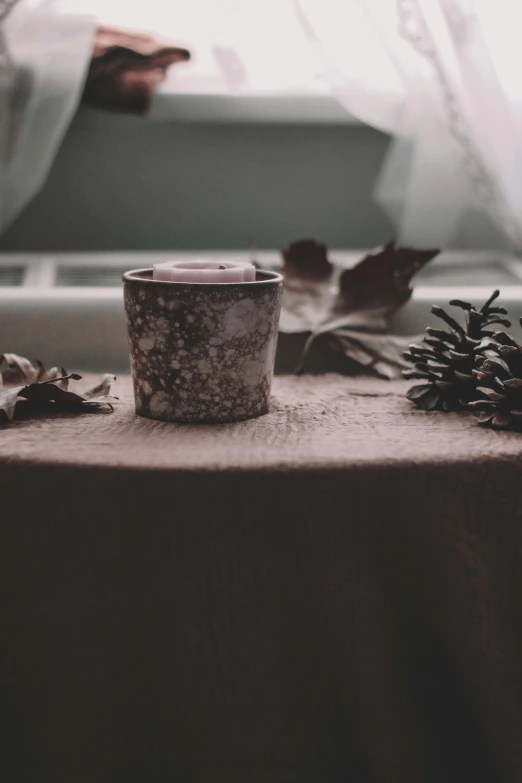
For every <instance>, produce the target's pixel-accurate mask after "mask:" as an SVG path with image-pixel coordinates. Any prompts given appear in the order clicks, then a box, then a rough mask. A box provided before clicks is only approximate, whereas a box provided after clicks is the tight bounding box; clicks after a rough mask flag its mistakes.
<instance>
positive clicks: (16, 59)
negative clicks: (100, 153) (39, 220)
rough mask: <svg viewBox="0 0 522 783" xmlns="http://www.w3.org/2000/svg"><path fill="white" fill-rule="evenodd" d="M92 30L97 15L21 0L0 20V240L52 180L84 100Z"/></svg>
mask: <svg viewBox="0 0 522 783" xmlns="http://www.w3.org/2000/svg"><path fill="white" fill-rule="evenodd" d="M4 2H5V0H4ZM2 5H3V3H2V0H0V14H1V12H2ZM4 10H5V9H4ZM94 27H95V17H94V16H93V15H88V14H77V13H72V12H71V11H70V10H69V9H67V8H65V7H64V6H62V5H61V4H59V3H57V2H53V0H18V1H17V2H15V3H14V5H13V7H12V9H11V10H9V11H8V12H7V13H6V14H5V16H3V17H0V233H1V232H2V231H3V230H4V229H5V228H6V227H7V226H8V225H9V224H10V223H11V222H12V220H13V219H14V218H15V217H16V215H17V214H18V213H19V212H20V211H21V210H22V209H23V207H25V205H26V204H27V203H28V202H29V201H30V200H31V198H32V197H33V196H34V195H35V193H37V191H38V190H39V189H40V187H41V186H42V185H43V183H44V181H45V179H46V177H47V174H48V172H49V169H50V167H51V164H52V161H53V159H54V156H55V154H56V151H57V149H58V147H59V145H60V142H61V140H62V137H63V134H64V133H65V131H66V129H67V127H68V124H69V122H70V119H71V117H72V115H73V113H74V111H75V109H76V106H77V104H78V100H79V97H80V95H81V89H82V85H83V79H84V76H85V73H86V70H87V67H88V64H89V60H90V52H91V51H92V41H93V35H94Z"/></svg>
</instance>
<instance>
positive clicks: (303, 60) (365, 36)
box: [0, 0, 522, 252]
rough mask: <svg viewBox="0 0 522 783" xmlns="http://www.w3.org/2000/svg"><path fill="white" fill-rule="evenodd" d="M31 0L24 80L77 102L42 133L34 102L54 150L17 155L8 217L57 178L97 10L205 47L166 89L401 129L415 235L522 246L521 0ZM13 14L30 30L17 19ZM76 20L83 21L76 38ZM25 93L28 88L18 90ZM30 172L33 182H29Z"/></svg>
mask: <svg viewBox="0 0 522 783" xmlns="http://www.w3.org/2000/svg"><path fill="white" fill-rule="evenodd" d="M19 5H20V10H19V12H18V13H19V15H20V17H21V18H22V17H23V16H24V15H29V16H27V20H28V21H27V22H26V23H25V24H26V25H27V28H26V29H27V30H28V31H29V33H27V32H26V29H25V28H24V31H23V36H22V39H23V43H24V45H23V46H22V44H21V43H20V36H19V37H18V39H17V38H16V33H17V30H16V29H12V30H10V29H9V24H7V31H6V34H5V33H4V37H7V44H8V46H9V49H10V50H11V59H12V60H13V61H14V73H16V72H17V73H18V76H17V78H18V79H19V80H20V81H21V83H23V79H24V75H25V78H26V80H27V79H28V78H29V79H32V78H37V79H38V90H37V89H36V85H33V89H32V91H31V95H32V100H33V101H35V102H37V103H38V104H39V105H44V104H45V101H44V100H43V98H42V95H43V92H42V90H44V91H45V90H47V89H49V90H51V93H52V95H53V98H54V100H55V101H58V100H59V98H58V96H61V98H60V101H61V103H60V105H58V104H57V105H56V110H54V111H53V116H54V118H55V122H56V123H57V125H56V127H53V128H52V129H50V128H49V127H47V128H46V127H45V126H40V128H39V130H38V133H36V131H35V129H34V127H35V126H34V122H35V118H36V117H37V116H39V113H38V112H37V111H36V110H35V109H34V107H33V109H32V110H31V109H30V108H28V109H27V111H26V112H25V114H24V117H23V123H22V126H23V128H24V130H23V132H22V133H21V134H20V136H21V138H28V137H29V135H30V134H32V137H33V138H38V144H37V145H32V146H31V155H30V158H31V163H30V164H29V162H28V158H27V156H22V157H19V161H18V164H17V165H14V164H13V162H11V164H10V166H9V167H8V173H9V176H7V179H6V174H5V170H6V166H5V153H4V160H3V173H2V183H1V184H2V191H1V192H2V193H3V203H4V206H3V208H2V212H3V215H2V217H3V224H4V225H5V223H6V220H8V219H9V218H10V216H12V215H13V214H14V213H15V212H16V211H17V210H19V209H20V207H21V205H22V204H23V203H25V201H27V198H28V197H29V194H30V193H32V192H34V191H35V190H36V189H37V187H38V186H39V184H40V183H41V182H42V180H43V178H44V176H45V173H46V171H47V170H48V168H49V165H50V162H51V160H52V156H53V154H54V151H55V149H56V146H57V143H58V140H59V138H60V137H61V134H62V133H63V129H64V127H65V126H66V124H67V121H68V119H69V117H70V114H71V108H72V107H73V106H74V100H75V97H77V95H78V92H79V89H80V86H81V85H80V82H81V81H82V79H83V78H84V73H85V68H86V66H87V63H86V62H85V60H86V58H87V57H88V55H87V52H86V48H87V47H86V41H87V39H88V38H89V35H90V31H91V29H92V28H91V25H92V22H90V21H86V22H84V24H83V27H82V29H81V30H80V27H81V25H79V18H78V16H77V15H76V16H74V17H73V16H71V14H72V13H73V12H75V14H79V13H85V12H89V13H92V14H95V15H96V16H97V18H98V20H99V21H101V22H103V23H106V24H116V25H120V26H128V27H129V29H134V30H141V31H146V32H151V33H155V34H158V33H161V36H162V38H167V40H169V39H170V40H171V41H172V43H173V44H174V45H178V46H184V47H186V48H188V49H189V50H190V51H191V53H192V55H193V56H192V59H191V62H190V63H187V64H183V65H182V66H178V67H176V69H172V71H171V76H170V78H169V79H168V80H167V82H166V83H165V85H164V86H163V88H162V91H163V92H165V91H166V92H185V93H187V92H195V93H225V94H231V95H244V94H248V95H252V94H254V95H266V94H271V95H274V94H278V95H295V94H298V95H316V94H318V93H319V94H328V93H329V94H333V95H334V96H335V97H336V98H337V99H338V100H339V101H340V102H341V103H342V104H343V105H344V106H345V107H346V108H347V109H348V110H349V111H350V112H351V113H352V114H354V115H355V116H356V117H358V118H359V119H360V120H362V121H363V122H365V123H368V124H369V125H372V126H374V127H376V128H379V129H381V130H383V131H385V132H386V133H389V134H390V135H391V136H392V139H393V141H392V144H391V145H390V151H389V155H388V158H387V160H386V163H385V165H384V168H383V170H382V172H381V175H380V177H379V180H378V182H377V183H376V189H375V195H376V198H377V200H378V201H379V203H380V204H381V206H382V207H383V209H384V210H385V211H386V212H387V214H388V215H389V216H390V218H391V219H392V220H393V221H394V223H395V225H396V226H397V234H398V239H399V241H400V242H402V243H403V244H410V245H420V246H440V247H448V246H453V247H455V246H466V247H483V246H484V242H485V241H488V242H489V243H491V242H492V241H494V242H495V243H496V244H497V245H500V246H504V245H505V244H506V243H509V244H510V245H511V247H512V248H513V249H514V250H515V251H517V252H520V251H521V250H522V225H521V224H522V217H521V216H522V127H521V125H522V85H521V82H520V79H519V77H518V75H519V74H520V73H521V72H522V50H521V48H520V46H519V43H518V39H517V32H518V30H519V29H520V23H521V22H522V6H521V5H520V3H518V2H517V0H496V2H495V3H492V2H491V0H263V2H261V1H260V0H191V1H190V2H186V0H183V2H182V1H181V0H168V2H167V0H148V2H147V3H143V4H141V3H140V4H130V3H128V2H126V0H125V1H124V0H103V1H102V0H61V2H60V3H57V2H54V3H53V2H49V0H20V3H19ZM22 9H26V10H24V11H22ZM31 9H32V10H31ZM11 16H12V19H13V24H14V20H15V18H16V17H15V12H13V13H12V15H11ZM31 18H32V19H33V24H32V25H31ZM73 18H74V20H75V21H74V23H73V22H72V19H73ZM36 19H38V35H37V36H36V37H35V32H34V30H35V26H34V20H36ZM68 25H73V28H71V31H70V32H68V33H67V37H65V35H64V32H63V31H64V29H65V28H66V27H67V26H68ZM78 25H79V26H78ZM31 31H32V32H31ZM76 35H77V36H78V38H77V39H75V36H76ZM11 38H12V39H13V40H11ZM29 41H30V42H31V43H30V44H28V42H29ZM52 41H54V43H52V45H49V42H52ZM37 44H38V45H37ZM20 48H21V49H22V51H20ZM28 51H29V52H30V57H29V55H28ZM38 52H39V54H38ZM51 53H52V54H51ZM20 64H21V66H20ZM28 67H29V70H28ZM2 68H3V71H4V73H3V74H2V76H3V81H4V82H6V81H9V79H11V80H12V79H13V78H14V76H13V72H11V73H10V74H9V71H8V69H7V70H6V66H5V65H4V66H2V65H0V69H2ZM17 69H18V70H17ZM1 72H2V71H1V70H0V73H1ZM6 73H7V76H6ZM28 73H34V74H36V75H37V76H36V77H29V76H27V74H28ZM53 80H54V81H53ZM51 85H52V86H51ZM2 89H4V93H5V88H2V87H1V86H0V93H1V91H2ZM23 93H24V90H23V88H20V89H19V90H18V93H17V94H22V95H23ZM0 97H1V96H0ZM14 104H15V105H16V101H14ZM12 112H13V107H11V113H12ZM44 113H45V115H46V116H48V115H49V112H44ZM173 116H174V117H175V107H174V108H173ZM58 125H59V128H58ZM31 127H32V128H33V130H32V131H31ZM4 137H5V129H4ZM4 147H5V138H4ZM29 168H31V170H32V171H33V174H31V175H30V178H31V185H30V187H29V186H25V187H24V186H21V185H19V183H20V182H25V177H26V175H27V169H29ZM13 183H15V185H13ZM13 188H14V190H13ZM19 189H21V191H22V192H23V193H25V196H22V195H20V193H19ZM6 201H10V204H9V208H8V209H7V210H6V206H5V204H6ZM347 218H348V219H349V215H347ZM1 225H2V223H0V228H1ZM491 227H493V239H492V238H491V236H492V230H491ZM486 234H487V240H486V239H485V236H486Z"/></svg>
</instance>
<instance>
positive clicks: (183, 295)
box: [123, 269, 283, 422]
mask: <svg viewBox="0 0 522 783" xmlns="http://www.w3.org/2000/svg"><path fill="white" fill-rule="evenodd" d="M123 282H124V299H125V311H126V313H127V324H128V333H129V344H130V358H131V371H132V378H133V384H134V398H135V402H136V413H138V414H139V415H140V416H146V417H148V418H151V419H163V420H165V421H179V422H227V421H241V420H242V419H250V418H254V417H255V416H261V415H263V414H264V413H267V412H268V406H269V399H270V388H271V385H272V377H273V374H274V362H275V352H276V347H277V335H278V330H279V312H280V309H281V299H282V296H283V278H282V277H281V275H278V274H276V273H274V272H261V271H258V272H257V274H256V280H255V282H252V283H214V284H212V283H171V282H161V281H158V280H153V278H152V269H138V270H135V271H132V272H126V273H125V274H124V275H123Z"/></svg>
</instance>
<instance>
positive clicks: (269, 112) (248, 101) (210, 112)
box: [149, 91, 361, 125]
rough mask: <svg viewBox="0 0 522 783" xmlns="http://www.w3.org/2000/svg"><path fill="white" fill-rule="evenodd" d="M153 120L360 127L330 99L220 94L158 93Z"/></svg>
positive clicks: (153, 109) (307, 95)
mask: <svg viewBox="0 0 522 783" xmlns="http://www.w3.org/2000/svg"><path fill="white" fill-rule="evenodd" d="M149 119H151V120H156V121H165V120H175V121H176V122H201V123H205V122H212V123H224V124H225V123H255V124H260V123H261V124H268V125H270V124H288V125H294V124H298V125H299V124H310V125H360V124H361V122H360V121H359V120H358V119H357V118H356V117H354V116H353V115H352V114H350V112H348V111H347V110H346V109H344V108H343V106H341V104H340V103H339V102H338V101H336V100H335V98H332V97H331V96H330V95H321V94H303V95H275V94H264V95H260V94H255V95H229V94H225V93H220V92H191V93H189V92H176V93H173V92H168V93H167V92H161V91H160V92H158V93H157V94H156V96H155V97H154V101H153V105H152V110H151V112H150V114H149Z"/></svg>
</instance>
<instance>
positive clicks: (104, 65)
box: [82, 25, 190, 114]
mask: <svg viewBox="0 0 522 783" xmlns="http://www.w3.org/2000/svg"><path fill="white" fill-rule="evenodd" d="M189 59H190V53H189V52H188V51H187V49H180V48H178V47H175V46H164V45H162V44H161V43H160V42H159V41H157V40H156V39H155V38H154V37H153V36H150V35H145V34H141V33H129V32H126V31H124V30H119V29H117V28H114V27H106V26H104V25H99V26H98V28H97V31H96V37H95V41H94V47H93V53H92V60H91V64H90V67H89V73H88V75H87V80H86V83H85V89H84V92H83V97H82V103H83V104H87V105H90V106H96V107H98V108H102V109H107V110H109V111H118V112H127V113H129V114H146V113H147V112H148V110H149V109H150V105H151V102H152V96H153V95H154V90H155V89H156V87H157V85H158V84H160V83H161V82H162V81H164V79H165V77H166V75H167V70H168V69H169V68H170V66H171V65H175V64H176V63H179V62H186V61H187V60H189Z"/></svg>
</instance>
